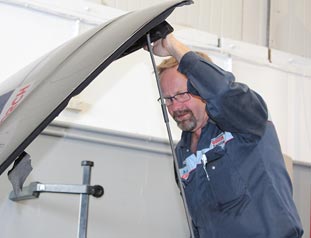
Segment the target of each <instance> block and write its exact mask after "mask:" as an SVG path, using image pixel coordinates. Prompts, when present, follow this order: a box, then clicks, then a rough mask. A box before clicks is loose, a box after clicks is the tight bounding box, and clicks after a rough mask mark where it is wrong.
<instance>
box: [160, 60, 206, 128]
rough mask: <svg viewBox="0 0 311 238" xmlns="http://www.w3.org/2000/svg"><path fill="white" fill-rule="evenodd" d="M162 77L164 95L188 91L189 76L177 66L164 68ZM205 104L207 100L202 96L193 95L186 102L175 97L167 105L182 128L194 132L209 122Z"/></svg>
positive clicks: (161, 83) (168, 95) (170, 95)
mask: <svg viewBox="0 0 311 238" xmlns="http://www.w3.org/2000/svg"><path fill="white" fill-rule="evenodd" d="M160 77H161V80H160V85H161V89H162V92H163V96H164V97H172V96H175V95H176V94H178V93H183V92H187V91H188V90H187V78H186V76H185V75H183V74H181V73H179V72H178V71H177V66H176V67H174V68H170V69H166V70H164V71H163V72H162V73H161V76H160ZM205 106H206V104H205V102H203V101H202V99H201V98H200V97H198V96H194V95H191V96H190V99H189V100H188V101H186V102H178V101H176V100H175V99H173V103H172V104H171V105H169V106H167V109H168V111H169V113H170V115H171V116H172V117H173V118H174V120H175V121H176V122H177V125H178V127H179V128H180V129H181V130H183V131H191V132H194V131H196V130H197V129H200V128H202V127H203V126H205V124H206V122H207V119H208V116H207V113H206V111H205Z"/></svg>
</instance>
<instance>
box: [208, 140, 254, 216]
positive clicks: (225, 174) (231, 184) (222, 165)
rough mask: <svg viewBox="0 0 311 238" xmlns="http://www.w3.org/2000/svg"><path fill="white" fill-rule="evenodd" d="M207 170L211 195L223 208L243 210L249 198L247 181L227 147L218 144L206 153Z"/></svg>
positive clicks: (219, 206)
mask: <svg viewBox="0 0 311 238" xmlns="http://www.w3.org/2000/svg"><path fill="white" fill-rule="evenodd" d="M205 156H206V160H207V161H206V164H205V168H204V169H205V171H206V174H207V178H208V179H207V183H208V186H209V190H210V193H211V196H212V197H213V198H214V200H215V202H216V206H217V207H218V208H219V209H221V210H231V208H234V207H236V208H237V210H241V209H242V208H243V207H244V206H245V205H246V204H247V201H248V200H249V197H248V196H246V191H247V188H246V183H245V182H244V181H243V179H242V177H241V176H240V174H239V172H238V170H237V168H236V167H235V165H234V163H233V161H232V160H231V158H230V157H229V156H228V155H227V154H226V152H225V149H224V148H223V147H221V146H216V147H215V148H214V149H212V150H210V151H208V152H207V153H206V154H205Z"/></svg>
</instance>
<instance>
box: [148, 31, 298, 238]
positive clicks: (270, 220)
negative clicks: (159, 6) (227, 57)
mask: <svg viewBox="0 0 311 238" xmlns="http://www.w3.org/2000/svg"><path fill="white" fill-rule="evenodd" d="M153 52H154V53H155V54H156V55H158V56H172V57H171V58H170V59H168V60H165V61H164V62H163V63H162V64H160V65H159V66H158V70H159V74H160V85H161V89H162V92H163V96H164V101H165V103H166V106H167V109H168V111H169V113H170V115H171V116H172V117H173V118H174V120H175V121H176V122H177V125H178V126H179V128H180V129H181V130H182V131H183V132H182V136H181V140H180V141H179V143H178V145H177V147H176V155H177V158H178V164H179V168H178V171H179V176H181V179H182V183H183V188H184V191H185V196H186V201H187V205H188V208H189V212H190V215H191V218H192V221H193V225H194V233H195V236H196V237H199V238H255V237H258V238H283V237H284V238H285V237H287V238H289V237H290V238H294V237H301V236H302V234H303V230H302V227H301V223H300V219H299V216H298V214H297V211H296V207H295V205H294V202H293V199H292V185H291V181H290V178H289V176H288V174H287V172H286V169H285V165H284V161H283V157H282V153H281V149H280V145H279V142H278V138H277V135H276V132H275V128H274V126H273V124H272V122H270V121H269V120H268V110H267V107H266V104H265V102H264V101H263V99H262V98H261V97H260V95H258V94H257V93H256V92H254V91H252V90H251V89H250V88H249V87H248V86H246V85H244V84H241V83H237V82H235V79H234V76H233V75H232V74H231V73H230V72H226V71H224V70H222V69H220V68H219V67H217V66H216V65H214V64H213V63H211V62H209V60H205V59H203V58H202V57H200V56H199V55H197V54H195V53H194V52H192V51H190V49H189V48H188V47H187V46H185V45H184V44H182V43H181V42H180V41H178V40H177V39H176V38H175V37H174V36H173V35H172V34H170V35H168V36H167V37H166V38H165V39H161V40H158V41H157V42H155V43H154V45H153Z"/></svg>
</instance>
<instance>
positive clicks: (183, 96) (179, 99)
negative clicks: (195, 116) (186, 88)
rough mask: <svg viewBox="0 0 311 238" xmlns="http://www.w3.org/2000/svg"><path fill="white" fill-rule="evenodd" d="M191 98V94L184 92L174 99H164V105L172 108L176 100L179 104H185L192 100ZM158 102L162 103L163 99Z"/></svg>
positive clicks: (173, 97)
mask: <svg viewBox="0 0 311 238" xmlns="http://www.w3.org/2000/svg"><path fill="white" fill-rule="evenodd" d="M190 98H191V96H190V93H189V92H182V93H177V94H176V95H174V96H172V97H163V100H164V103H165V105H166V106H170V105H172V104H173V101H174V100H176V101H177V102H180V103H183V102H186V101H188V100H190ZM158 102H159V103H161V98H159V99H158Z"/></svg>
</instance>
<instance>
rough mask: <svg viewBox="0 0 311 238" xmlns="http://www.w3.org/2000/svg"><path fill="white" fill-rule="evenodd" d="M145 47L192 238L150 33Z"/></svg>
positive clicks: (192, 237)
mask: <svg viewBox="0 0 311 238" xmlns="http://www.w3.org/2000/svg"><path fill="white" fill-rule="evenodd" d="M147 47H148V51H149V53H150V58H151V61H152V66H153V69H154V75H155V78H156V82H157V87H158V91H159V95H160V100H161V108H162V113H163V118H164V122H165V125H166V130H167V134H168V139H169V143H170V147H171V151H172V155H173V160H174V165H175V166H174V167H175V171H176V175H177V178H178V186H179V189H180V192H181V196H182V200H183V205H184V209H185V213H186V218H187V222H188V227H189V231H190V235H191V236H190V238H194V232H193V226H192V219H191V216H190V213H189V209H188V205H187V201H186V196H185V191H184V187H183V184H182V181H181V177H180V176H179V174H180V173H179V171H178V161H177V156H176V153H175V146H174V142H173V138H172V132H171V128H170V124H169V119H168V114H167V109H166V105H165V103H164V99H163V93H162V90H161V87H160V77H159V74H158V71H157V67H156V63H155V60H154V55H153V50H152V45H151V38H150V33H148V34H147Z"/></svg>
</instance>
